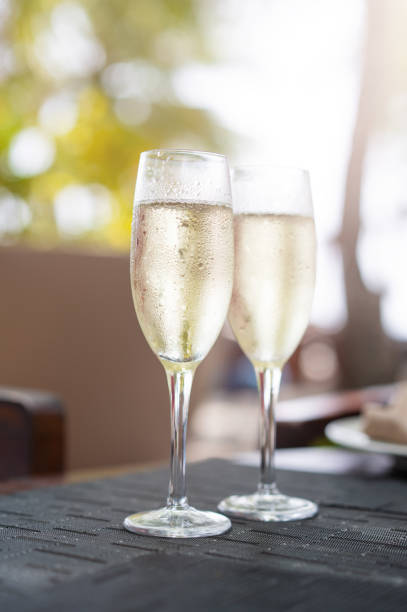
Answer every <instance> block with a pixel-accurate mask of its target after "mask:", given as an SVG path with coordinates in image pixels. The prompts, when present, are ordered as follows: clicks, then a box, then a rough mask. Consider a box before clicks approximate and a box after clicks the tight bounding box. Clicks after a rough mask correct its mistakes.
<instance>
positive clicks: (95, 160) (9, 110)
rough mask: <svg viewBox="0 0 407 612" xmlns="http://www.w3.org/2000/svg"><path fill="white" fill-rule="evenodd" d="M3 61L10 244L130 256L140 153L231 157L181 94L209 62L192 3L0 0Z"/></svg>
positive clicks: (2, 229) (1, 195)
mask: <svg viewBox="0 0 407 612" xmlns="http://www.w3.org/2000/svg"><path fill="white" fill-rule="evenodd" d="M0 56H1V59H0V240H2V241H3V243H4V242H10V241H12V242H15V241H24V242H29V243H35V244H38V245H45V246H50V245H51V246H52V245H54V244H57V243H58V242H60V241H61V240H63V241H64V242H65V243H70V244H78V243H80V244H83V243H86V244H88V245H92V244H93V245H104V246H106V245H108V246H112V247H118V248H121V247H127V244H128V233H129V231H128V230H129V224H130V217H131V204H132V195H133V189H134V182H135V177H136V171H137V163H138V157H139V154H140V152H141V151H143V150H146V149H151V148H158V147H165V146H169V147H179V148H183V147H185V148H203V149H209V150H224V148H225V141H226V142H227V134H226V133H225V131H222V130H221V129H220V128H219V126H218V125H216V124H215V122H214V121H213V119H212V118H211V117H210V116H209V115H208V114H206V113H205V112H204V111H202V110H201V109H193V108H186V107H184V106H183V105H182V104H181V103H180V101H179V100H178V98H177V95H176V93H175V91H174V87H173V75H174V72H175V71H176V70H177V69H178V68H179V67H180V66H182V65H183V64H184V63H185V62H189V61H192V60H200V61H202V60H207V61H210V60H211V59H212V58H211V57H210V56H209V55H208V52H207V50H206V48H205V40H204V36H203V32H202V26H201V24H200V21H199V19H198V17H197V14H196V12H195V3H194V1H193V0H154V2H152V1H151V0H137V1H134V0H115V1H114V2H109V1H104V2H101V1H100V0H69V1H65V0H63V1H58V0H34V1H29V2H28V1H26V0H0ZM73 186H76V187H77V188H76V189H72V187H73Z"/></svg>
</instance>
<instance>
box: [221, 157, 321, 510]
mask: <svg viewBox="0 0 407 612" xmlns="http://www.w3.org/2000/svg"><path fill="white" fill-rule="evenodd" d="M232 190H233V206H234V213H235V215H234V235H235V238H234V240H235V272H234V286H233V293H232V300H231V304H230V308H229V321H230V324H231V327H232V329H233V333H234V335H235V336H236V338H237V341H238V343H239V345H240V347H241V348H242V350H243V351H244V353H245V354H246V356H247V357H248V358H249V360H250V361H251V363H252V364H253V367H254V369H255V372H256V379H257V386H258V390H259V395H260V405H261V419H260V482H259V484H258V488H257V491H256V492H255V493H253V494H251V495H232V496H231V497H228V498H227V499H224V500H223V501H222V502H220V504H219V506H218V508H219V510H221V511H222V512H225V513H226V514H229V515H232V516H243V517H245V518H249V519H254V520H262V521H289V520H296V519H302V518H307V517H310V516H313V515H314V514H316V513H317V511H318V507H317V505H316V504H315V503H313V502H312V501H308V500H306V499H300V498H297V497H288V496H287V495H283V494H282V493H280V492H279V490H278V488H277V485H276V478H275V469H274V460H273V455H274V447H275V431H276V424H275V409H276V403H277V398H278V392H279V387H280V379H281V371H282V368H283V366H284V364H285V363H286V362H287V360H288V359H289V357H290V356H291V355H292V353H293V352H294V350H295V349H296V347H297V345H298V343H299V341H300V340H301V337H302V336H303V334H304V331H305V329H306V327H307V325H308V321H309V316H310V311H311V305H312V298H313V292H314V282H315V255H316V239H315V227H314V219H313V208H312V199H311V189H310V183H309V175H308V173H307V172H306V171H303V170H299V169H294V168H277V167H276V168H275V167H272V166H267V165H265V166H239V167H236V168H235V169H234V170H233V171H232Z"/></svg>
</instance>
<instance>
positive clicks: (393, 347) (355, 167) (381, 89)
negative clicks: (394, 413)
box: [338, 0, 407, 387]
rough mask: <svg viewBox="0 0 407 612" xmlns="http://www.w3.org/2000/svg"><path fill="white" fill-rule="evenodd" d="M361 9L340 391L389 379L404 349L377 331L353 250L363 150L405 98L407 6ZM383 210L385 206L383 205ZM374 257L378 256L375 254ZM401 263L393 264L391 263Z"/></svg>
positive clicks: (388, 126)
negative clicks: (362, 27)
mask: <svg viewBox="0 0 407 612" xmlns="http://www.w3.org/2000/svg"><path fill="white" fill-rule="evenodd" d="M366 7H367V20H366V41H365V53H364V62H363V67H362V75H361V85H360V95H359V104H358V109H357V114H356V120H355V128H354V134H353V143H352V152H351V156H350V159H349V164H348V173H347V181H346V192H345V202H344V209H343V221H342V232H341V236H340V244H341V249H342V256H343V262H344V276H345V288H346V302H347V310H348V319H347V323H346V326H345V327H344V329H343V330H342V332H341V333H340V334H339V336H338V354H339V358H340V362H341V370H342V374H343V381H342V382H343V385H344V386H346V387H355V386H364V385H369V384H377V383H386V382H389V381H391V380H394V377H395V376H396V374H397V369H398V368H399V367H400V352H402V351H404V350H405V345H403V344H402V343H399V342H396V341H393V340H391V339H390V338H389V337H388V336H387V335H386V333H385V332H384V330H383V327H382V323H381V313H380V302H381V299H382V297H383V293H382V292H381V293H375V292H373V291H371V290H369V289H368V288H367V287H366V285H365V284H364V282H363V280H362V278H361V273H360V268H359V265H358V260H357V247H358V240H359V239H360V233H361V210H360V208H361V187H362V179H363V176H364V172H365V170H366V157H367V152H368V147H369V145H370V143H371V140H372V138H373V136H374V135H375V134H377V133H378V132H381V131H386V130H387V131H388V130H390V131H391V130H394V128H395V126H394V116H395V113H394V101H395V100H396V101H397V100H398V101H400V99H401V95H402V96H404V98H403V99H404V100H405V99H406V98H405V96H406V95H407V79H406V77H405V75H406V74H407V72H406V70H407V56H406V53H405V40H406V39H405V23H406V19H407V3H406V2H405V0H392V2H389V3H386V2H382V0H367V2H366ZM392 108H393V111H392ZM403 127H404V128H405V127H406V126H403ZM383 206H384V207H386V202H383ZM376 257H377V258H379V257H380V254H379V253H376ZM401 263H402V262H399V261H395V262H394V265H401Z"/></svg>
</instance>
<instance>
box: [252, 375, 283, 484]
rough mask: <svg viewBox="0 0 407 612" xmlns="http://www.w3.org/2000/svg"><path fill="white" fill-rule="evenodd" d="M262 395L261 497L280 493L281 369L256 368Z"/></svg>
mask: <svg viewBox="0 0 407 612" xmlns="http://www.w3.org/2000/svg"><path fill="white" fill-rule="evenodd" d="M256 378H257V386H258V389H259V395H260V407H261V418H260V457H261V459H260V482H259V485H258V492H259V493H260V495H272V494H274V493H278V490H277V485H276V473H275V467H274V449H275V446H276V414H275V412H276V406H277V399H278V393H279V390H280V381H281V369H280V368H256Z"/></svg>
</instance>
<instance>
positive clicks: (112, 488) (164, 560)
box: [0, 460, 407, 612]
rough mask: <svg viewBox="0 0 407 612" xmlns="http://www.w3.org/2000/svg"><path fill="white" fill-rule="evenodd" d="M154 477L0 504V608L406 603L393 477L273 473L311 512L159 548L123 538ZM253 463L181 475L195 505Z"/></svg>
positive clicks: (400, 606)
mask: <svg viewBox="0 0 407 612" xmlns="http://www.w3.org/2000/svg"><path fill="white" fill-rule="evenodd" d="M167 476H168V474H167V470H166V469H165V470H156V471H147V472H139V473H136V474H131V473H130V474H122V475H118V476H115V477H113V478H108V479H101V480H93V481H90V482H81V483H76V484H69V485H62V486H53V487H52V486H51V487H46V488H43V489H36V490H29V491H25V492H19V493H14V494H9V495H3V496H0V610H2V611H3V610H4V612H16V611H18V612H40V611H41V612H46V611H48V610H50V611H51V610H52V611H53V612H54V611H55V610H57V611H58V612H68V611H71V610H78V611H84V612H93V611H96V610H97V611H98V612H105V611H109V612H110V611H112V612H113V611H114V612H130V611H133V610H140V611H141V610H145V611H147V610H148V611H155V610H159V611H161V610H165V611H167V610H168V611H170V612H172V611H177V612H178V611H180V610H187V609H193V610H194V612H199V611H209V610H214V611H223V610H233V611H234V612H239V611H252V610H267V611H290V612H303V611H308V610H309V611H311V610H312V611H313V612H316V611H317V612H319V611H321V612H325V611H328V610H329V611H330V612H332V611H333V612H335V611H338V612H339V611H340V612H344V611H346V612H352V611H353V610H355V611H356V610H358V612H359V611H360V610H369V611H371V612H376V611H377V612H379V611H380V612H386V611H387V610H388V611H392V612H398V611H399V610H400V611H401V610H403V611H404V610H406V605H407V603H406V602H407V479H405V478H404V477H403V476H402V475H395V474H390V475H386V476H380V477H378V476H374V477H373V476H370V477H367V476H348V475H347V476H339V475H326V474H315V473H314V474H311V473H306V472H292V471H286V470H280V472H279V482H280V485H281V488H282V489H284V491H285V492H288V493H293V494H298V495H302V496H307V497H310V498H311V499H313V500H315V501H317V502H318V503H319V504H320V513H319V515H318V516H317V517H315V518H313V519H310V520H307V521H303V522H299V521H298V522H292V523H269V524H266V523H260V522H249V521H245V520H238V521H234V522H233V528H232V530H231V531H230V532H229V533H227V534H224V535H223V536H219V537H215V538H203V539H193V540H166V539H162V538H149V537H145V536H137V535H134V534H131V533H128V532H126V531H125V530H124V529H123V528H122V526H121V524H122V520H123V518H124V517H125V516H126V515H127V514H129V513H131V512H134V511H136V510H143V509H147V508H151V507H157V506H158V505H160V503H161V502H162V501H163V498H164V497H165V493H166V487H167ZM256 480H257V469H255V468H250V467H244V466H237V465H234V464H232V463H229V462H226V461H219V460H218V461H217V460H212V461H207V462H204V463H199V464H194V465H191V466H190V469H189V493H190V499H191V502H193V503H194V504H196V505H197V506H199V507H201V508H212V509H214V508H215V507H216V502H217V501H218V500H219V499H220V498H221V497H223V496H225V495H227V494H230V493H233V492H249V491H251V490H252V489H253V488H254V486H255V483H256Z"/></svg>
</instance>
